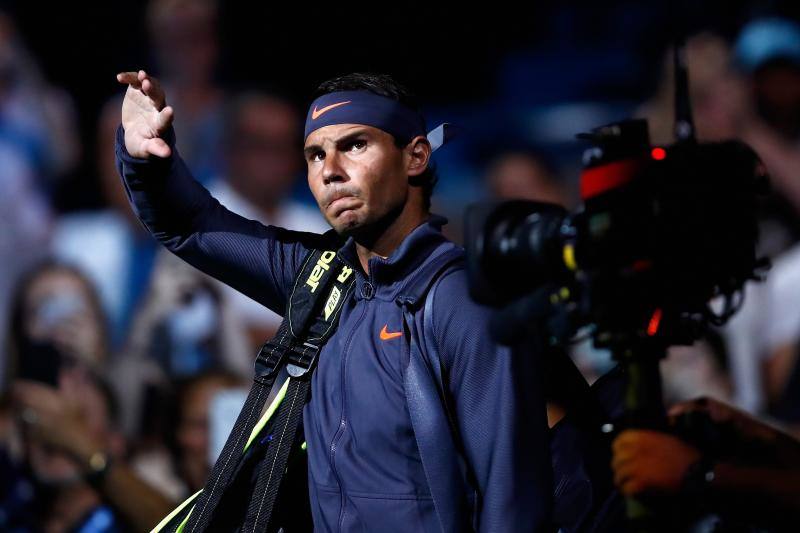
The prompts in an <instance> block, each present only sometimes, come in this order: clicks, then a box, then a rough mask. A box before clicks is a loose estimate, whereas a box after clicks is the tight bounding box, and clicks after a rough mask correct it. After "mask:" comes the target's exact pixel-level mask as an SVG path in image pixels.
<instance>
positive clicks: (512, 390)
mask: <svg viewBox="0 0 800 533" xmlns="http://www.w3.org/2000/svg"><path fill="white" fill-rule="evenodd" d="M433 305H434V307H433V309H434V320H433V324H434V338H435V342H436V343H437V345H438V348H439V353H440V356H441V359H442V363H443V366H444V370H445V377H444V381H445V388H446V389H447V391H448V392H449V394H450V398H448V400H449V402H450V404H451V406H452V407H451V409H452V411H453V412H454V415H455V419H456V420H455V423H456V426H457V431H458V433H459V435H458V438H459V440H460V441H461V444H462V447H463V450H464V454H465V456H466V461H467V463H468V468H469V469H470V470H471V474H472V476H473V477H474V480H473V482H474V483H476V484H477V487H476V488H477V490H478V493H479V504H478V523H479V531H492V532H495V531H514V532H518V531H542V530H544V529H545V528H546V527H547V524H548V520H549V512H550V507H551V499H552V496H551V495H552V466H551V461H550V444H549V436H548V426H547V416H546V411H545V405H544V396H543V394H542V392H541V391H542V389H541V386H540V384H539V383H538V378H540V376H537V375H536V372H535V370H534V368H535V360H534V356H535V355H536V354H530V353H525V354H513V355H512V352H511V350H510V349H509V348H507V347H503V346H499V345H497V344H496V343H494V342H493V341H492V339H491V336H490V335H489V327H488V324H489V316H490V313H491V311H490V310H489V309H487V308H485V307H482V306H479V305H478V304H476V303H475V302H473V301H472V300H471V299H470V297H469V293H468V288H467V282H466V276H465V275H464V272H463V271H457V272H455V273H452V274H450V275H448V276H446V277H445V278H443V279H442V280H441V282H440V284H439V286H438V288H437V291H436V293H435V295H434V302H433Z"/></svg>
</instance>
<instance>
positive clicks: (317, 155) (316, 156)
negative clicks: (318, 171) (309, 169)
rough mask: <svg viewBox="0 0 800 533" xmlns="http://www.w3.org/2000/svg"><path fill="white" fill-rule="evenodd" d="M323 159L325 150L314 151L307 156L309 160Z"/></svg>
mask: <svg viewBox="0 0 800 533" xmlns="http://www.w3.org/2000/svg"><path fill="white" fill-rule="evenodd" d="M323 159H325V152H314V153H313V154H311V156H310V157H309V158H308V160H309V161H322V160H323Z"/></svg>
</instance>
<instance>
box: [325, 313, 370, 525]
mask: <svg viewBox="0 0 800 533" xmlns="http://www.w3.org/2000/svg"><path fill="white" fill-rule="evenodd" d="M366 312H367V308H366V306H365V305H362V308H361V315H360V316H359V317H358V320H356V321H355V322H354V323H353V327H352V328H350V334H349V335H348V338H347V344H345V347H344V350H342V370H341V387H342V395H341V397H342V414H341V415H340V417H339V427H338V428H337V429H336V433H335V434H334V435H333V440H332V441H331V446H330V460H331V470H333V475H334V477H335V478H336V482H337V483H338V484H339V496H340V504H339V526H338V531H341V530H342V521H343V520H344V507H345V499H346V498H345V494H344V487H343V486H342V480H341V478H340V477H339V472H338V471H337V470H336V445H337V443H338V442H339V439H340V438H341V436H342V434H343V433H344V430H345V428H346V427H347V414H346V412H345V405H346V402H347V391H346V388H345V386H346V379H345V368H346V363H347V353H348V352H349V351H350V344H351V343H352V341H353V332H354V331H355V329H356V327H357V326H358V324H360V323H361V320H362V319H363V318H364V315H365V314H366Z"/></svg>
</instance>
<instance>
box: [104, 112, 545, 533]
mask: <svg viewBox="0 0 800 533" xmlns="http://www.w3.org/2000/svg"><path fill="white" fill-rule="evenodd" d="M170 137H171V139H169V140H170V144H171V145H172V146H173V156H172V157H170V158H168V159H165V160H157V159H150V160H142V159H136V158H133V157H132V156H130V155H129V154H128V153H127V152H126V150H125V145H124V138H123V132H122V128H121V127H120V128H119V130H118V132H117V143H116V151H117V164H118V169H119V171H120V174H121V175H122V177H123V182H124V184H125V188H126V191H127V193H128V196H129V199H130V201H131V204H132V206H133V209H134V211H135V212H136V214H137V215H138V216H139V218H140V219H141V221H142V222H143V223H144V225H145V226H146V227H147V228H148V230H149V231H150V232H151V233H152V234H153V235H154V236H155V237H156V238H157V239H158V240H159V241H160V242H161V243H162V244H163V245H164V246H165V247H166V248H167V249H169V250H170V251H172V252H173V253H175V254H177V255H178V256H180V257H181V258H183V259H184V260H186V261H187V262H189V263H190V264H192V265H194V266H195V267H197V268H198V269H200V270H202V271H203V272H206V273H207V274H209V275H211V276H213V277H215V278H217V279H219V280H221V281H223V282H225V283H227V284H229V285H231V286H232V287H234V288H236V289H238V290H239V291H241V292H243V293H244V294H246V295H248V296H249V297H251V298H253V299H254V300H256V301H258V302H260V303H262V304H263V305H265V306H266V307H268V308H270V309H272V310H273V311H275V312H277V313H279V314H282V313H283V310H284V307H285V304H286V298H287V294H288V293H289V289H290V287H291V285H290V284H291V283H293V281H294V278H295V273H296V272H297V271H298V269H299V263H300V261H301V260H302V259H303V258H304V257H305V255H306V253H307V251H308V250H309V248H311V247H319V246H320V245H321V243H322V242H323V240H321V239H326V238H328V239H330V234H326V236H320V235H316V234H311V233H302V232H295V231H289V230H285V229H282V228H278V227H275V226H265V225H263V224H261V223H259V222H256V221H252V220H247V219H245V218H243V217H241V216H239V215H237V214H235V213H233V212H231V211H229V210H227V209H226V208H225V207H223V206H222V205H220V203H219V202H218V201H217V200H215V199H214V198H213V197H212V196H211V195H210V194H209V193H208V191H207V190H206V189H205V188H203V186H202V185H200V184H199V183H198V182H196V181H195V180H194V179H193V178H192V177H191V175H190V172H189V171H188V169H187V168H186V166H185V164H184V162H183V161H182V159H181V158H180V157H179V156H178V154H177V152H176V151H175V150H174V136H172V135H171V136H170ZM444 222H445V220H444V219H442V218H441V217H436V216H432V217H431V218H430V219H429V220H428V221H427V222H425V223H423V224H422V225H420V226H418V227H417V228H416V229H415V230H414V231H412V232H411V234H409V235H408V236H407V237H406V238H405V240H403V242H402V243H401V245H400V247H399V248H398V249H397V250H395V251H394V252H393V253H392V254H391V256H390V257H388V258H387V259H382V258H372V259H370V260H369V274H368V275H367V274H365V273H364V272H363V270H362V269H361V267H360V266H359V265H360V263H359V261H358V257H357V256H356V250H355V244H354V242H353V240H352V238H351V239H348V240H347V242H345V243H344V245H343V246H342V247H341V248H340V250H339V252H340V254H341V257H342V258H343V259H344V260H345V261H346V262H347V263H349V264H350V265H351V266H353V267H354V270H355V272H356V288H355V290H354V291H353V292H352V293H351V297H350V298H349V299H348V300H347V301H346V302H345V304H344V307H343V309H342V312H341V317H340V321H339V327H338V330H337V331H336V333H335V334H334V335H333V336H332V337H331V339H330V340H329V341H328V343H327V344H326V345H325V346H324V348H323V349H322V351H321V353H320V356H319V363H318V365H319V366H318V368H317V370H316V372H315V373H314V376H313V380H312V391H313V393H312V398H311V400H310V402H309V403H308V404H307V405H306V407H305V409H304V412H303V423H304V431H305V438H306V441H307V443H308V460H309V486H310V496H311V505H312V512H313V519H314V525H315V529H317V530H321V531H386V532H392V531H398V532H400V531H403V532H407V531H420V532H428V531H430V532H433V531H440V526H439V523H438V521H437V519H436V512H435V509H434V506H433V501H432V498H431V491H430V490H429V487H428V483H427V482H426V476H425V471H424V469H423V466H422V461H421V458H420V452H419V449H418V447H417V442H416V439H415V435H414V431H413V429H412V427H411V420H410V415H409V411H408V407H407V405H406V395H405V391H404V388H403V387H404V385H403V370H404V367H403V365H404V357H406V358H407V355H405V356H404V353H405V354H407V352H408V349H407V345H406V350H405V352H404V351H403V350H402V347H403V342H405V341H406V339H403V335H392V333H396V332H402V331H403V329H402V325H403V314H402V310H401V308H400V307H399V306H398V305H397V303H396V302H395V298H396V297H397V295H398V294H400V292H401V291H402V289H403V286H404V282H405V281H406V280H407V279H408V277H409V275H410V274H411V273H413V272H416V271H417V269H419V268H420V267H421V266H422V265H423V264H425V263H426V262H427V261H430V260H431V258H433V257H436V256H437V255H439V254H441V253H444V252H445V251H447V250H450V249H452V248H454V247H455V246H456V245H455V244H453V243H452V242H450V241H449V240H447V239H446V238H445V237H444V236H443V235H442V233H441V231H440V226H441V225H442V224H443V223H444ZM432 305H433V310H434V313H433V320H432V321H431V322H432V325H433V327H432V329H433V331H426V330H425V329H423V328H424V325H423V323H422V322H421V318H420V319H419V320H420V323H418V324H417V328H418V331H425V334H426V335H425V337H424V344H425V345H426V346H429V347H431V349H433V348H434V347H435V349H437V350H438V353H439V354H440V357H441V362H442V367H443V376H442V381H443V383H444V384H445V388H446V391H445V393H444V394H446V395H447V401H448V403H449V405H450V406H452V414H453V416H454V418H455V426H456V428H455V432H456V436H455V438H456V440H457V442H458V443H459V445H460V446H461V447H462V448H463V455H464V459H465V463H466V468H467V470H468V472H469V473H468V476H469V478H470V479H471V480H472V482H473V484H474V485H476V486H475V487H474V489H475V491H476V492H477V503H476V504H475V508H474V511H473V512H474V520H475V523H476V525H477V526H478V528H479V530H480V531H514V532H517V531H538V530H540V529H541V528H543V527H544V525H545V523H546V520H547V519H548V515H549V509H550V499H551V496H550V495H551V486H550V483H551V481H550V479H551V466H550V459H549V448H548V446H549V445H548V441H547V438H548V437H547V424H546V417H545V410H544V404H543V400H542V398H541V396H540V395H539V394H538V390H539V387H536V386H534V385H533V384H534V383H535V381H534V379H533V378H534V377H535V376H533V375H532V370H531V366H532V365H531V364H530V362H529V361H528V360H527V358H511V357H510V356H509V352H508V350H507V349H506V348H503V347H500V346H498V345H496V344H494V343H493V342H492V341H491V340H490V337H489V334H488V330H487V324H488V317H489V311H488V310H487V309H486V308H484V307H481V306H478V305H477V304H475V303H474V302H473V301H472V300H471V299H470V298H469V295H468V288H467V283H466V276H465V273H464V271H463V270H455V271H453V272H451V273H449V274H447V275H446V276H444V277H443V278H441V279H440V280H439V282H438V284H437V286H436V292H435V294H434V295H433V300H432ZM415 320H417V318H416V315H415ZM382 333H383V334H382ZM382 337H383V338H382ZM431 343H433V346H431ZM423 348H425V346H423ZM406 362H407V361H406ZM441 431H442V432H445V433H446V432H447V431H448V428H446V427H443V428H441ZM453 460H456V458H453Z"/></svg>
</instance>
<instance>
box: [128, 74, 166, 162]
mask: <svg viewBox="0 0 800 533" xmlns="http://www.w3.org/2000/svg"><path fill="white" fill-rule="evenodd" d="M117 81H118V82H120V83H124V84H126V85H128V90H127V92H126V93H125V99H124V100H123V101H122V127H123V128H125V148H126V149H127V150H128V153H129V154H131V155H132V156H133V157H138V158H143V159H144V158H148V157H150V156H156V157H169V156H170V155H171V154H172V150H171V149H170V147H169V145H168V144H167V143H166V142H165V141H164V139H163V138H162V135H163V134H164V132H165V131H166V130H167V128H169V126H170V124H172V118H173V115H174V111H173V109H172V108H171V107H170V106H168V105H167V101H166V98H165V95H164V90H163V89H162V88H161V84H160V83H159V82H158V80H157V79H155V78H153V77H152V76H150V75H148V74H147V73H146V72H145V71H144V70H140V71H139V72H121V73H119V74H117Z"/></svg>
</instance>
